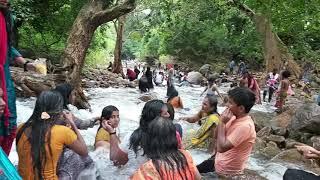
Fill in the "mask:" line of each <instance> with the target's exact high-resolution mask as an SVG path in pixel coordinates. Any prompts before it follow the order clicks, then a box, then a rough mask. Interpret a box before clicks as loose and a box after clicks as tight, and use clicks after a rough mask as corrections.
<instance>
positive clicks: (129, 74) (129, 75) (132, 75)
mask: <svg viewBox="0 0 320 180" xmlns="http://www.w3.org/2000/svg"><path fill="white" fill-rule="evenodd" d="M127 75H128V78H129V79H135V78H136V73H135V72H134V71H132V70H131V69H127Z"/></svg>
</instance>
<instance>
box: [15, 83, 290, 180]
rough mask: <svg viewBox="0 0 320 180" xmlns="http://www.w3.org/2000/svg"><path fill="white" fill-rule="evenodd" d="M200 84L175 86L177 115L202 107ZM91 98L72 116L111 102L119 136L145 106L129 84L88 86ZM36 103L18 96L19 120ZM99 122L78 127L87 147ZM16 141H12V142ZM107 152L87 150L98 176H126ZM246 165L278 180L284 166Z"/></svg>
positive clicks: (96, 111)
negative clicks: (178, 99)
mask: <svg viewBox="0 0 320 180" xmlns="http://www.w3.org/2000/svg"><path fill="white" fill-rule="evenodd" d="M228 87H229V85H228V84H226V85H223V86H222V87H220V88H219V91H221V93H222V94H225V93H226V92H227V90H228ZM203 89H204V88H203V87H177V90H178V91H179V96H180V97H181V98H182V100H183V103H184V106H185V107H186V108H188V109H189V110H178V111H177V112H176V114H175V117H176V119H178V118H179V117H184V116H190V115H193V114H195V113H197V112H198V111H199V110H200V109H201V102H202V99H203V97H200V94H201V92H202V91H203ZM153 93H155V94H157V97H158V98H159V99H162V100H165V95H166V88H165V87H156V88H155V90H154V92H153ZM86 94H87V95H88V97H89V98H90V100H89V102H90V104H91V107H92V112H89V111H87V110H76V112H75V116H77V117H79V118H80V119H89V118H92V117H97V116H101V111H102V109H103V108H104V107H105V106H107V105H114V106H116V107H117V108H118V109H119V111H120V125H119V127H120V128H119V129H120V138H123V137H124V136H125V135H126V134H127V133H131V132H132V131H133V130H134V129H136V128H137V127H138V125H139V118H140V114H141V111H142V108H143V106H144V104H145V103H144V102H141V101H140V100H139V99H138V97H140V96H141V94H140V93H139V92H138V90H137V89H130V88H107V89H102V88H92V89H88V91H87V92H86ZM34 104H35V98H28V99H21V98H18V100H17V110H18V124H21V123H23V122H25V121H27V119H28V118H29V117H30V116H31V114H32V111H33V108H34ZM218 110H219V112H222V111H223V110H224V108H223V107H219V108H218ZM253 110H256V111H263V112H270V111H273V110H274V108H273V107H271V106H268V105H266V104H263V105H256V106H254V107H253ZM178 123H180V124H181V125H182V127H183V129H185V130H186V129H196V128H198V127H197V125H196V124H189V123H186V122H181V121H178ZM97 129H98V126H95V127H94V128H91V129H88V130H81V134H82V136H83V138H84V140H85V142H86V144H87V146H88V147H89V149H93V145H94V141H95V135H96V132H97ZM14 144H15V142H14ZM190 152H191V154H192V156H193V159H194V161H195V163H196V164H199V163H201V162H202V161H204V160H206V159H208V158H209V157H210V154H208V153H206V152H204V151H201V150H190ZM108 153H109V152H108V151H106V150H101V149H100V150H97V151H93V150H91V152H90V153H89V155H90V156H91V157H92V159H93V160H94V161H95V162H96V165H97V168H98V170H99V173H100V176H101V177H102V178H104V177H105V178H106V179H128V177H129V176H130V174H129V173H128V172H129V171H127V170H128V169H129V170H130V172H132V171H133V170H135V169H132V168H131V169H130V167H126V166H124V167H121V168H117V167H115V166H113V164H112V163H111V162H110V160H109V154H108ZM9 158H10V160H11V161H12V162H13V163H14V164H18V155H17V152H16V147H15V145H14V146H13V147H12V152H11V153H10V156H9ZM248 169H251V170H254V171H256V172H257V173H258V174H260V175H261V176H263V177H266V178H267V179H272V180H277V179H279V180H280V179H282V175H283V174H284V172H285V170H286V167H285V166H284V165H281V164H276V163H268V162H265V161H263V160H262V159H257V158H253V157H250V159H249V162H248Z"/></svg>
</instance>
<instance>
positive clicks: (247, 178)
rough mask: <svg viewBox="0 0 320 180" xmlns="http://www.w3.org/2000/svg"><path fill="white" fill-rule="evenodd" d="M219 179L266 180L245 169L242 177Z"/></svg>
mask: <svg viewBox="0 0 320 180" xmlns="http://www.w3.org/2000/svg"><path fill="white" fill-rule="evenodd" d="M219 179H228V180H266V178H265V177H262V176H261V175H259V174H258V172H256V171H253V170H250V169H245V170H244V172H243V174H242V175H237V176H232V177H220V178H219Z"/></svg>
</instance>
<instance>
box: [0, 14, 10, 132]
mask: <svg viewBox="0 0 320 180" xmlns="http://www.w3.org/2000/svg"><path fill="white" fill-rule="evenodd" d="M7 42H8V39H7V28H6V20H5V17H4V15H3V14H2V13H1V12H0V83H1V84H0V87H1V89H2V91H3V100H4V102H5V103H6V107H5V109H4V125H5V126H6V127H8V126H9V115H10V113H9V109H8V96H7V90H6V79H5V74H4V65H5V63H6V58H7V48H8V47H7V46H8V44H7Z"/></svg>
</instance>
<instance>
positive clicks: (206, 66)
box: [199, 64, 212, 76]
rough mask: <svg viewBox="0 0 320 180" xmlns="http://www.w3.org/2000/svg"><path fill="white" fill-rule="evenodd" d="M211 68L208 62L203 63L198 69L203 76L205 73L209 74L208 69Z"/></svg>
mask: <svg viewBox="0 0 320 180" xmlns="http://www.w3.org/2000/svg"><path fill="white" fill-rule="evenodd" d="M211 70H212V67H211V65H210V64H205V65H203V66H201V68H200V69H199V72H200V73H201V74H202V75H203V76H205V75H206V74H210V71H211Z"/></svg>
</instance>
